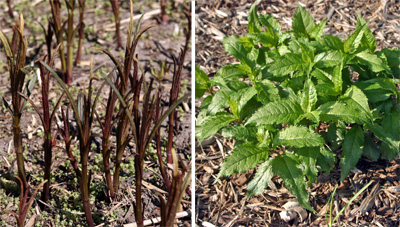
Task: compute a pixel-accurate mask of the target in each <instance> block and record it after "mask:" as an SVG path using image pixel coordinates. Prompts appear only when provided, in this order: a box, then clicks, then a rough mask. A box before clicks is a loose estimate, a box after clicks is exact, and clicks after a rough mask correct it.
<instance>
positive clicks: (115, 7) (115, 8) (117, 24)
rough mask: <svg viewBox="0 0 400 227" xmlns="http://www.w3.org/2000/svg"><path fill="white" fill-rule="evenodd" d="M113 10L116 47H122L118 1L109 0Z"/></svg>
mask: <svg viewBox="0 0 400 227" xmlns="http://www.w3.org/2000/svg"><path fill="white" fill-rule="evenodd" d="M110 2H111V6H112V9H113V12H114V19H115V35H116V36H117V42H118V48H122V41H121V35H120V34H121V33H120V27H121V26H120V19H119V1H118V0H110Z"/></svg>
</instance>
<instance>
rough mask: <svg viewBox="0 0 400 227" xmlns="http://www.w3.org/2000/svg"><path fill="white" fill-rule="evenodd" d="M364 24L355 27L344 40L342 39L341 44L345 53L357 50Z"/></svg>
mask: <svg viewBox="0 0 400 227" xmlns="http://www.w3.org/2000/svg"><path fill="white" fill-rule="evenodd" d="M366 26H367V24H364V25H362V26H359V27H357V29H356V30H355V31H354V32H353V34H351V35H350V36H349V37H347V39H346V41H344V46H343V48H344V52H345V53H354V51H355V50H357V48H358V46H359V45H360V43H361V39H362V37H363V35H364V30H365V29H364V28H365V27H366Z"/></svg>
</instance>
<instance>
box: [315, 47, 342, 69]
mask: <svg viewBox="0 0 400 227" xmlns="http://www.w3.org/2000/svg"><path fill="white" fill-rule="evenodd" d="M342 61H343V55H342V52H340V51H338V50H330V51H327V52H322V53H319V54H317V55H316V56H315V58H314V63H315V65H314V66H315V67H316V68H328V67H333V66H337V65H340V64H341V63H342Z"/></svg>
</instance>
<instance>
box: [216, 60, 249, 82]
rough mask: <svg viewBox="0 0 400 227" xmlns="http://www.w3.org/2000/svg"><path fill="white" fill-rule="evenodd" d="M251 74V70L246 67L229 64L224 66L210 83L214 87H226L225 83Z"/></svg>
mask: <svg viewBox="0 0 400 227" xmlns="http://www.w3.org/2000/svg"><path fill="white" fill-rule="evenodd" d="M250 73H251V69H250V68H249V66H247V65H240V64H231V65H225V66H224V67H222V68H220V69H219V70H218V72H217V73H216V75H215V76H214V78H213V79H212V83H213V84H215V85H221V86H224V85H226V83H227V82H229V81H230V80H234V79H239V78H245V77H247V75H248V74H250Z"/></svg>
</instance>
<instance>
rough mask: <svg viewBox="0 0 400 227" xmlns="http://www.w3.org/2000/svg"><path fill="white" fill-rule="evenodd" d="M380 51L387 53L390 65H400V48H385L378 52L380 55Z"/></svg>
mask: <svg viewBox="0 0 400 227" xmlns="http://www.w3.org/2000/svg"><path fill="white" fill-rule="evenodd" d="M380 52H382V53H383V54H384V55H385V57H386V59H387V62H388V65H389V67H398V66H399V65H400V49H389V48H383V49H382V50H380V51H378V52H376V54H377V55H378V53H380Z"/></svg>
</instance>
